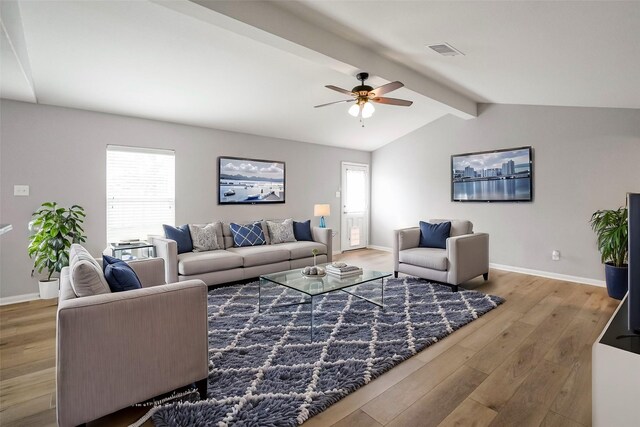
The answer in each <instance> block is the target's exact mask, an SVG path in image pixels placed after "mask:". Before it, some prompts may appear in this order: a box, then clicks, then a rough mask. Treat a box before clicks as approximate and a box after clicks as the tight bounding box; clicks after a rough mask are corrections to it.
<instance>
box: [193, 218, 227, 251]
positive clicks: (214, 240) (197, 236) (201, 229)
mask: <svg viewBox="0 0 640 427" xmlns="http://www.w3.org/2000/svg"><path fill="white" fill-rule="evenodd" d="M217 231H218V225H217V224H214V223H211V224H206V225H199V224H189V232H190V233H191V241H192V242H193V251H194V252H204V251H215V250H216V249H220V246H219V245H218V236H217Z"/></svg>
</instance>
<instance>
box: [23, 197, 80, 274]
mask: <svg viewBox="0 0 640 427" xmlns="http://www.w3.org/2000/svg"><path fill="white" fill-rule="evenodd" d="M85 216H86V214H85V213H84V209H83V208H82V207H81V206H78V205H73V206H71V207H70V208H69V209H67V208H63V207H59V206H58V204H57V203H55V202H47V203H43V204H42V206H40V208H39V209H38V210H37V211H36V212H34V213H33V215H32V218H33V219H32V220H31V222H29V229H30V230H32V231H33V234H32V235H31V237H30V238H29V247H28V249H29V258H32V259H33V260H34V261H33V269H32V270H31V276H33V275H34V273H35V271H36V270H37V271H38V273H42V270H45V269H46V270H47V272H48V276H47V280H51V276H52V275H53V273H55V272H58V273H59V272H60V271H61V270H62V268H63V267H66V266H67V265H69V248H70V247H71V244H72V243H83V242H85V241H86V240H87V236H85V235H84V234H83V233H84V229H83V228H82V226H81V225H80V224H82V223H83V222H84V218H85Z"/></svg>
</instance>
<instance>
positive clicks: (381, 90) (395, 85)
mask: <svg viewBox="0 0 640 427" xmlns="http://www.w3.org/2000/svg"><path fill="white" fill-rule="evenodd" d="M402 86H404V85H403V84H402V83H400V82H391V83H387V84H386V85H382V86H380V87H377V88H375V89H374V90H372V91H371V92H369V98H377V97H379V96H380V95H384V94H385V93H389V92H391V91H393V90H396V89H400V88H401V87H402Z"/></svg>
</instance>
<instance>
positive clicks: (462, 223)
mask: <svg viewBox="0 0 640 427" xmlns="http://www.w3.org/2000/svg"><path fill="white" fill-rule="evenodd" d="M445 221H450V222H451V232H450V237H449V238H448V239H447V244H446V249H438V248H422V247H419V242H420V227H411V228H404V229H400V230H395V231H394V233H395V236H394V239H393V261H394V275H395V277H398V273H405V274H409V275H412V276H417V277H422V278H424V279H428V280H434V281H436V282H440V283H447V284H449V285H451V286H452V288H453V290H454V291H457V290H458V285H459V284H461V283H464V282H466V281H468V280H471V279H473V278H474V277H477V276H480V275H482V276H483V277H484V279H485V280H487V279H488V278H489V235H488V234H487V233H474V232H473V224H472V223H471V222H470V221H466V220H456V219H453V220H445V219H430V220H429V221H428V222H430V223H432V224H436V223H441V222H445Z"/></svg>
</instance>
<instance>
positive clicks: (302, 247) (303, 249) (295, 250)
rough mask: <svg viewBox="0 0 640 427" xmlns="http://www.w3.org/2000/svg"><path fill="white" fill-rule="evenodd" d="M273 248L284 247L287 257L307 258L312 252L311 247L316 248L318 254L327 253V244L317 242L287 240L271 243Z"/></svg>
mask: <svg viewBox="0 0 640 427" xmlns="http://www.w3.org/2000/svg"><path fill="white" fill-rule="evenodd" d="M272 246H273V247H274V248H281V249H286V250H288V251H289V259H300V258H309V257H312V256H313V254H312V253H311V251H312V250H313V249H317V250H318V255H326V254H327V246H326V245H323V244H322V243H318V242H289V243H280V244H278V245H272Z"/></svg>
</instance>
